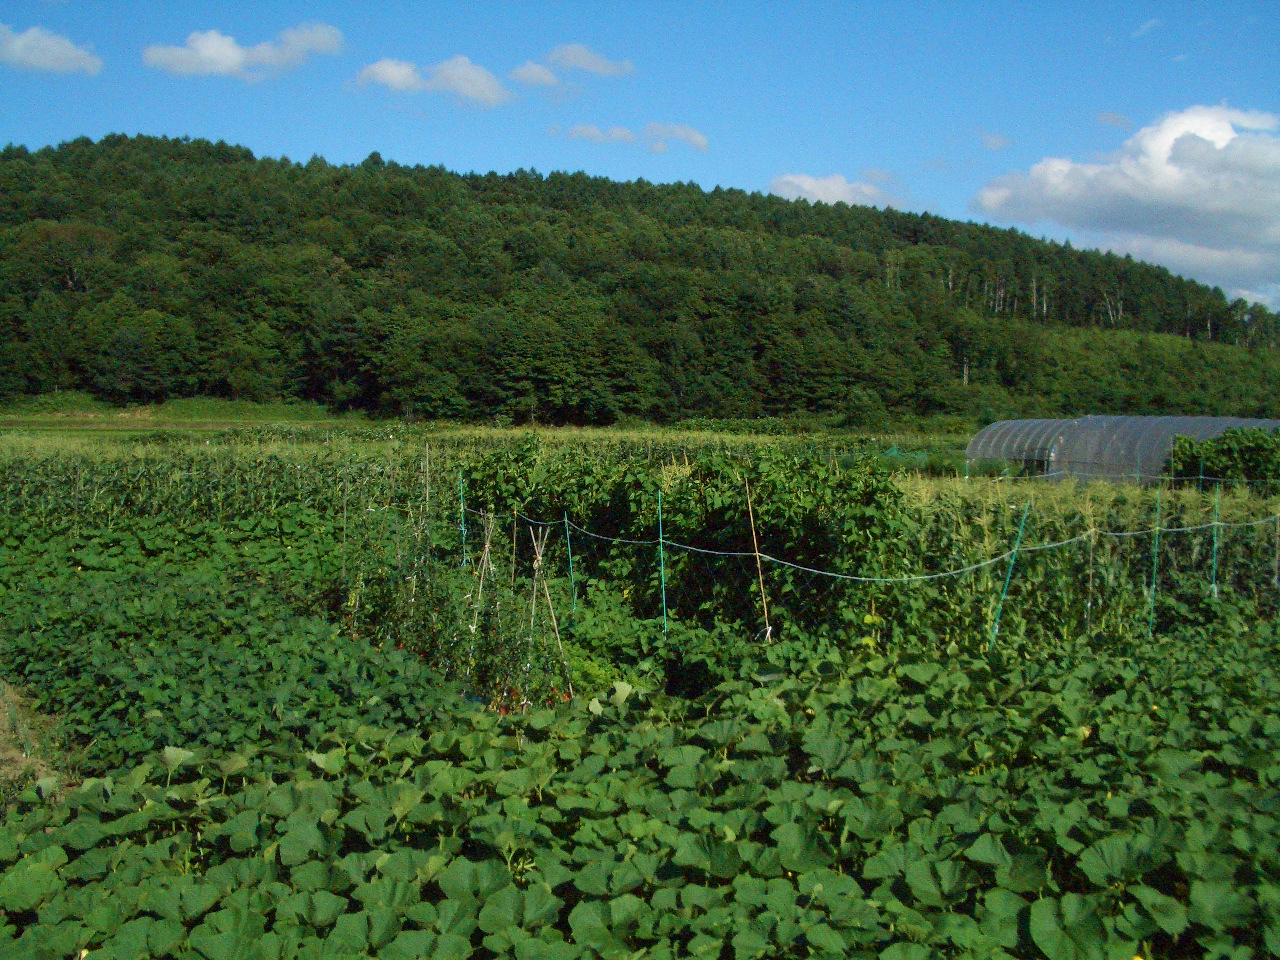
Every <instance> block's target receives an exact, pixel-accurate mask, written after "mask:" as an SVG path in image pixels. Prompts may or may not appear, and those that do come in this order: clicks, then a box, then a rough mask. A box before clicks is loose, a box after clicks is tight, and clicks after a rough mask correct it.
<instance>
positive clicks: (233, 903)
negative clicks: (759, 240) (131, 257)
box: [0, 444, 1280, 960]
mask: <svg viewBox="0 0 1280 960" xmlns="http://www.w3.org/2000/svg"><path fill="white" fill-rule="evenodd" d="M424 454H425V451H422V452H421V453H420V452H418V451H415V452H413V453H412V454H409V453H408V452H407V451H398V452H397V451H392V452H388V451H381V452H380V454H379V455H378V456H376V457H374V456H369V455H365V456H364V457H363V458H360V457H353V455H352V454H351V452H350V451H325V450H314V449H305V448H300V449H299V450H297V451H293V452H290V451H287V450H285V451H281V450H278V449H273V450H272V452H270V453H264V452H263V451H261V450H257V449H255V448H254V447H253V446H252V445H249V446H247V447H244V448H229V449H217V448H211V449H210V450H208V451H201V450H198V449H184V448H182V447H175V448H173V449H169V448H165V449H163V450H160V451H149V452H147V453H145V454H144V455H143V456H140V457H136V458H128V457H121V458H94V457H85V458H63V459H58V460H49V461H43V462H34V461H27V462H19V461H8V462H4V463H0V498H5V502H6V503H7V506H8V509H7V511H6V512H5V513H4V515H3V517H0V629H3V633H4V638H5V645H4V648H3V652H2V653H0V670H2V671H3V675H4V676H5V677H6V678H7V679H9V680H10V681H12V682H18V683H21V684H22V685H23V687H24V688H25V689H26V690H27V691H28V692H29V694H30V695H31V697H32V698H33V702H34V703H35V704H36V705H37V706H39V707H41V708H43V709H45V710H47V711H49V712H51V713H53V714H55V715H57V716H58V717H60V718H61V719H62V721H63V723H64V725H65V727H66V730H67V733H68V736H69V740H70V742H71V743H72V744H73V745H74V747H75V749H76V750H77V751H78V757H77V762H78V764H79V767H80V769H81V771H82V773H83V774H84V775H86V776H89V777H90V779H88V780H86V781H85V782H84V784H83V785H82V786H81V787H79V788H78V789H75V790H70V791H67V790H61V791H59V790H56V789H55V785H54V784H52V783H48V782H45V783H41V784H36V785H33V787H32V788H31V789H30V790H29V791H28V792H27V793H26V794H25V795H24V797H23V799H22V800H21V802H20V803H19V804H18V806H17V807H15V808H14V809H13V810H12V811H10V812H9V815H8V817H7V819H6V821H5V823H4V825H3V827H0V911H2V914H0V955H4V956H6V957H8V956H11V955H12V956H15V957H49V956H53V957H62V956H66V957H73V956H74V957H79V956H80V955H81V953H82V951H85V950H88V951H90V954H89V955H90V956H102V957H113V956H114V957H152V956H154V957H166V956H173V957H181V958H188V957H190V958H196V957H203V958H205V960H221V958H240V957H246V958H251V957H255V956H261V957H273V958H274V957H321V956H329V957H347V956H351V957H361V956H363V957H418V956H423V957H426V956H432V957H451V956H456V957H467V956H476V957H491V956H492V957H498V956H514V957H517V958H519V960H528V958H542V957H546V958H574V957H583V958H591V957H605V958H614V957H624V956H625V957H632V956H637V955H644V956H652V957H662V956H711V957H734V958H738V957H742V958H748V957H782V956H797V957H801V956H833V957H834V956H855V957H858V956H862V957H881V958H884V960H904V958H905V960H913V958H924V957H934V956H954V957H1001V956H1011V957H1035V956H1042V955H1043V956H1047V957H1049V958H1051V960H1059V958H1063V960H1066V958H1080V957H1099V958H1102V957H1118V956H1123V957H1125V958H1126V960H1128V958H1130V957H1133V956H1135V954H1137V955H1141V956H1144V957H1180V956H1222V957H1227V956H1232V957H1234V956H1247V955H1255V956H1256V955H1260V954H1262V953H1264V952H1267V951H1271V952H1276V951H1280V859H1278V854H1277V846H1276V837H1277V836H1280V829H1278V828H1280V824H1277V822H1276V817H1277V815H1278V814H1277V809H1276V805H1275V797H1276V796H1277V784H1278V783H1280V712H1277V707H1276V704H1277V702H1280V701H1278V694H1280V676H1278V675H1277V672H1276V662H1277V661H1276V654H1277V652H1280V650H1278V649H1277V647H1278V646H1280V644H1278V640H1277V630H1276V627H1275V624H1274V621H1275V619H1276V609H1277V608H1276V593H1277V583H1276V580H1275V579H1274V577H1275V559H1276V553H1275V548H1276V540H1275V529H1274V524H1271V525H1268V524H1267V523H1260V524H1254V525H1253V526H1232V527H1223V528H1220V529H1216V530H1215V529H1214V528H1212V527H1205V528H1200V525H1201V524H1202V523H1203V522H1205V519H1206V516H1207V515H1211V513H1210V511H1211V509H1212V505H1211V501H1207V500H1206V498H1205V497H1204V496H1202V495H1201V494H1199V493H1197V492H1195V491H1181V492H1167V491H1166V494H1165V498H1164V499H1163V501H1162V502H1161V505H1160V506H1159V508H1157V506H1156V503H1155V498H1154V495H1153V494H1150V493H1146V492H1141V491H1132V490H1130V491H1122V490H1110V491H1102V490H1086V491H1074V492H1073V491H1070V490H1064V489H1063V488H1057V489H1056V490H1041V489H1039V488H1037V489H1036V490H1035V493H1034V496H1035V498H1036V500H1035V503H1034V506H1033V509H1031V510H1030V511H1029V512H1028V517H1029V519H1028V523H1027V526H1028V538H1027V540H1026V542H1025V546H1027V547H1029V548H1033V547H1034V546H1035V545H1036V544H1038V543H1045V542H1051V541H1056V540H1061V539H1068V538H1071V537H1080V539H1077V540H1076V541H1075V542H1074V543H1073V544H1072V545H1071V546H1069V547H1064V548H1059V549H1056V550H1045V551H1039V552H1037V551H1035V550H1034V549H1031V550H1029V551H1028V552H1025V553H1024V554H1022V555H1020V556H1019V558H1018V560H1017V562H1016V566H1015V569H1014V574H1013V576H1012V577H1011V581H1010V582H1011V587H1010V591H1009V594H1008V597H1007V598H1006V603H1005V608H1004V620H1003V626H1002V628H1001V630H1000V633H999V635H998V642H996V643H995V644H994V645H992V643H991V641H992V630H991V627H992V621H993V614H994V610H995V602H996V600H997V599H998V597H999V595H1000V590H1001V583H1002V580H1003V577H1004V576H1005V574H1006V571H1007V569H1008V568H1007V567H1006V565H1005V564H1004V563H1001V564H999V565H995V566H992V567H988V568H983V569H981V570H978V571H975V572H973V573H971V574H968V575H966V576H964V577H957V578H946V579H941V580H926V581H912V582H905V583H902V582H900V583H877V584H867V583H859V582H855V581H847V580H835V579H832V578H830V577H827V576H824V575H822V574H819V573H813V572H809V571H806V570H804V569H801V567H812V568H814V569H815V570H825V571H833V572H841V573H845V574H850V575H871V576H900V575H903V574H918V573H927V572H941V571H945V570H947V569H950V568H953V567H957V566H964V565H966V564H971V563H973V562H975V561H979V560H982V559H985V558H987V557H991V556H996V555H999V554H1000V553H1002V552H1004V551H1006V550H1007V549H1008V548H1009V546H1010V544H1011V543H1012V541H1013V539H1014V537H1015V534H1016V530H1017V526H1018V522H1019V517H1020V514H1021V512H1022V511H1021V509H1020V508H1021V507H1022V506H1023V504H1024V503H1025V501H1024V500H1022V499H1021V498H1022V497H1023V496H1025V495H1026V494H1025V490H1022V489H1019V490H1017V491H1016V492H1015V493H1013V494H1002V493H1000V492H999V488H993V487H984V486H978V485H972V486H967V485H960V484H954V485H951V486H946V487H936V488H931V490H928V491H925V492H923V493H922V491H921V489H920V488H919V487H918V486H917V487H912V486H911V485H910V484H904V483H903V482H902V481H901V480H895V479H893V478H891V477H889V476H887V475H885V474H884V473H883V472H882V471H881V470H880V469H879V468H878V467H877V466H876V465H875V464H873V463H868V462H865V461H849V462H840V461H839V460H835V459H832V458H827V457H818V458H811V459H805V458H803V457H797V456H795V455H794V454H789V453H786V452H772V453H766V454H764V455H762V456H755V457H723V456H720V455H718V454H716V453H714V452H713V453H711V454H707V455H704V456H695V457H693V458H691V459H690V460H689V462H688V463H686V462H684V459H683V457H681V458H669V459H668V460H667V461H666V462H665V463H662V462H661V461H659V462H655V461H653V460H649V459H645V458H635V459H623V460H622V461H613V460H610V459H609V458H607V457H604V456H601V457H596V458H593V457H590V456H583V455H582V451H581V450H577V449H573V448H568V449H559V450H555V449H546V448H544V447H540V446H537V445H532V444H524V445H511V446H504V447H499V448H497V449H489V450H470V451H466V452H461V451H457V452H455V453H454V454H453V455H448V454H446V455H444V456H441V457H440V458H439V459H438V460H436V461H435V462H433V463H431V464H430V465H428V463H427V462H426V459H425V455H424ZM748 489H749V490H750V493H749V494H748V492H747V491H748ZM659 492H661V494H662V503H663V511H664V514H663V518H662V519H663V529H664V540H665V541H667V548H666V551H665V553H664V554H663V555H662V557H661V558H660V556H659V552H658V544H657V543H656V542H655V539H656V535H657V534H656V528H657V521H658V516H657V509H658V494H659ZM1015 508H1017V509H1015ZM1157 509H1159V510H1160V511H1161V513H1160V514H1159V517H1160V523H1161V525H1162V526H1164V527H1167V528H1187V529H1182V530H1181V531H1180V532H1179V531H1174V532H1170V531H1166V532H1165V534H1164V535H1163V537H1162V540H1161V546H1160V550H1159V551H1153V538H1152V537H1151V536H1149V535H1135V536H1126V537H1120V538H1108V537H1103V536H1094V537H1089V536H1082V534H1084V533H1085V532H1087V531H1088V530H1091V529H1093V530H1099V529H1101V530H1105V529H1114V530H1124V531H1131V532H1135V531H1141V530H1142V528H1144V527H1147V528H1148V529H1149V528H1150V526H1151V525H1153V524H1154V523H1155V520H1156V513H1155V511H1156V510H1157ZM1220 511H1221V518H1222V520H1223V522H1224V523H1236V522H1239V521H1246V520H1252V519H1254V518H1257V517H1258V516H1266V514H1267V513H1268V512H1271V511H1270V506H1269V505H1268V504H1265V503H1262V502H1260V501H1258V500H1254V499H1249V498H1248V497H1246V496H1245V495H1244V494H1243V493H1236V494H1232V495H1230V496H1228V497H1227V498H1225V499H1224V501H1223V502H1222V504H1221V506H1220ZM567 517H572V518H574V523H575V524H576V526H569V525H568V524H566V522H565V520H566V519H567ZM525 518H532V519H533V520H536V521H541V523H537V522H530V520H529V519H525ZM557 521H558V522H557ZM584 530H586V531H589V532H590V534H594V536H591V535H590V534H588V533H583V532H582V531H584ZM464 531H465V532H464ZM566 531H567V535H566ZM600 538H609V539H600ZM675 544H684V545H686V546H689V547H697V548H699V549H700V550H704V551H718V552H717V553H705V552H695V551H691V550H687V549H684V548H682V547H679V546H676V545H675ZM757 549H758V550H759V551H760V552H761V553H764V554H770V555H773V556H778V557H783V558H786V559H788V560H789V561H791V562H793V563H796V564H799V565H800V566H799V567H792V566H783V565H780V564H767V563H764V562H761V564H760V565H757V560H756V555H755V554H756V550H757ZM726 553H728V554H734V555H732V556H724V555H722V554H726ZM571 556H572V558H573V572H572V575H571V574H570V569H569V561H570V557H571ZM1153 560H1154V561H1155V562H1154V563H1153ZM1153 571H1154V574H1155V578H1154V580H1151V579H1150V578H1151V575H1152V573H1153ZM1153 583H1154V586H1155V588H1156V589H1155V591H1154V594H1153V592H1152V590H1151V587H1152V584H1153ZM761 587H763V595H762V592H761ZM664 588H665V594H666V605H665V606H666V612H667V617H666V623H665V625H664V621H663V616H662V613H663V606H664V605H663V602H662V597H663V591H664ZM766 599H767V601H768V610H769V614H768V616H769V623H770V629H769V630H767V631H766V630H765V629H764V617H765V613H764V603H763V601H765V600H766ZM1153 614H1154V616H1153ZM988 648H990V649H988ZM610 684H612V686H611V692H609V693H605V692H604V690H605V688H606V687H607V686H610ZM637 688H638V689H637ZM570 689H572V690H574V692H575V693H577V694H580V696H578V697H577V698H576V699H569V700H566V697H568V695H569V691H570ZM664 689H665V691H666V692H663V691H664ZM670 694H679V695H678V696H672V695H670ZM486 706H494V707H497V708H499V709H497V710H490V709H485V708H486ZM504 714H505V715H504ZM6 941H7V942H6Z"/></svg>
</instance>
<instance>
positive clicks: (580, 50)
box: [547, 43, 636, 77]
mask: <svg viewBox="0 0 1280 960" xmlns="http://www.w3.org/2000/svg"><path fill="white" fill-rule="evenodd" d="M547 59H548V60H549V61H551V63H553V64H554V65H555V66H557V67H565V68H567V69H573V70H585V71H587V72H588V73H598V74H600V75H601V76H605V77H621V76H623V75H624V74H628V73H630V72H631V71H633V70H634V69H635V68H636V66H635V64H634V63H632V62H631V61H630V60H608V59H606V58H604V57H602V56H601V55H600V54H598V53H596V52H595V51H594V50H592V49H591V48H590V47H588V46H586V45H585V44H581V43H562V44H561V45H560V46H558V47H556V48H555V49H554V50H552V51H551V54H550V55H549V56H548V57H547Z"/></svg>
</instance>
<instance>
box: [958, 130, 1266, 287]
mask: <svg viewBox="0 0 1280 960" xmlns="http://www.w3.org/2000/svg"><path fill="white" fill-rule="evenodd" d="M1277 131H1280V116H1276V115H1273V114H1269V113H1261V112H1258V111H1245V110H1234V109H1231V108H1229V107H1226V106H1217V107H1204V106H1195V107H1189V108H1187V109H1185V110H1180V111H1176V112H1173V113H1169V114H1166V115H1165V116H1163V117H1161V118H1160V119H1159V120H1158V121H1156V122H1155V123H1154V124H1152V125H1151V126H1147V127H1143V128H1142V129H1141V130H1139V131H1138V132H1137V133H1135V134H1134V135H1133V136H1131V137H1130V138H1129V139H1128V140H1127V141H1125V144H1124V146H1123V147H1122V148H1121V149H1120V151H1119V152H1118V153H1117V154H1116V155H1115V156H1114V157H1111V158H1109V159H1107V160H1105V161H1104V162H1099V163H1077V162H1075V161H1073V160H1069V159H1063V158H1059V157H1048V158H1046V159H1044V160H1041V161H1040V162H1039V163H1037V164H1035V165H1034V166H1032V167H1031V169H1030V170H1028V171H1026V172H1025V173H1012V174H1007V175H1005V176H1002V177H998V178H996V179H995V180H993V181H992V182H991V183H989V184H988V185H987V186H986V187H984V188H983V189H982V190H981V191H979V192H978V195H977V196H976V197H975V198H974V207H975V208H976V209H977V210H978V211H980V212H982V213H985V214H987V215H989V216H991V217H993V218H994V219H997V220H1002V221H1006V222H1016V223H1023V224H1033V223H1038V222H1041V221H1050V222H1053V223H1057V224H1060V225H1061V226H1063V227H1066V228H1067V229H1069V230H1079V231H1084V232H1086V233H1088V234H1089V235H1091V236H1093V237H1096V238H1098V240H1099V242H1100V244H1101V245H1103V246H1108V247H1110V248H1112V249H1116V250H1121V251H1125V252H1131V253H1133V254H1134V255H1135V256H1143V257H1146V258H1149V259H1152V260H1155V261H1156V262H1159V263H1163V264H1165V265H1167V266H1169V267H1171V268H1172V269H1175V270H1178V271H1180V272H1183V273H1187V274H1190V275H1192V276H1195V277H1198V278H1200V279H1202V280H1207V281H1209V282H1212V283H1218V284H1221V285H1223V286H1227V287H1235V288H1244V287H1249V288H1251V289H1257V288H1266V287H1268V286H1274V285H1275V284H1276V283H1277V279H1278V278H1280V135H1277Z"/></svg>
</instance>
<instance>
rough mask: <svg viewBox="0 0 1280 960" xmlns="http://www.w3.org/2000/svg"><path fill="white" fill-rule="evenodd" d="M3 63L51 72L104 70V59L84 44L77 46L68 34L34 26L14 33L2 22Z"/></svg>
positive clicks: (0, 60) (0, 56)
mask: <svg viewBox="0 0 1280 960" xmlns="http://www.w3.org/2000/svg"><path fill="white" fill-rule="evenodd" d="M0 63H4V64H8V65H9V66H11V67H18V68H19V69H21V70H43V71H47V72H50V73H74V72H76V71H83V72H84V73H87V74H90V75H92V74H96V73H97V72H98V71H99V70H101V69H102V58H101V57H98V56H96V55H94V54H93V53H92V52H91V51H89V50H86V49H85V48H84V47H77V46H76V45H75V44H74V43H72V42H71V41H70V40H68V39H67V38H66V37H63V36H59V35H58V34H56V33H53V32H51V31H49V30H46V29H45V28H44V27H31V28H29V29H27V30H23V31H22V33H14V32H13V30H12V29H10V28H9V27H8V26H7V25H5V24H3V23H0Z"/></svg>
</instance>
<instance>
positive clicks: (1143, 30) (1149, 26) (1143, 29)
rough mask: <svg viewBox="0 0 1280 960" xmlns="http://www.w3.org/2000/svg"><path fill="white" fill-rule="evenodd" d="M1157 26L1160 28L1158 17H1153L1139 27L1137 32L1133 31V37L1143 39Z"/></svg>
mask: <svg viewBox="0 0 1280 960" xmlns="http://www.w3.org/2000/svg"><path fill="white" fill-rule="evenodd" d="M1158 26H1160V19H1159V18H1158V17H1154V18H1152V19H1150V20H1148V21H1147V22H1146V23H1144V24H1143V25H1142V26H1140V27H1139V28H1138V29H1137V30H1135V31H1133V35H1134V36H1135V37H1145V36H1146V35H1147V34H1148V33H1150V32H1151V31H1152V30H1154V29H1156V27H1158Z"/></svg>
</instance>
